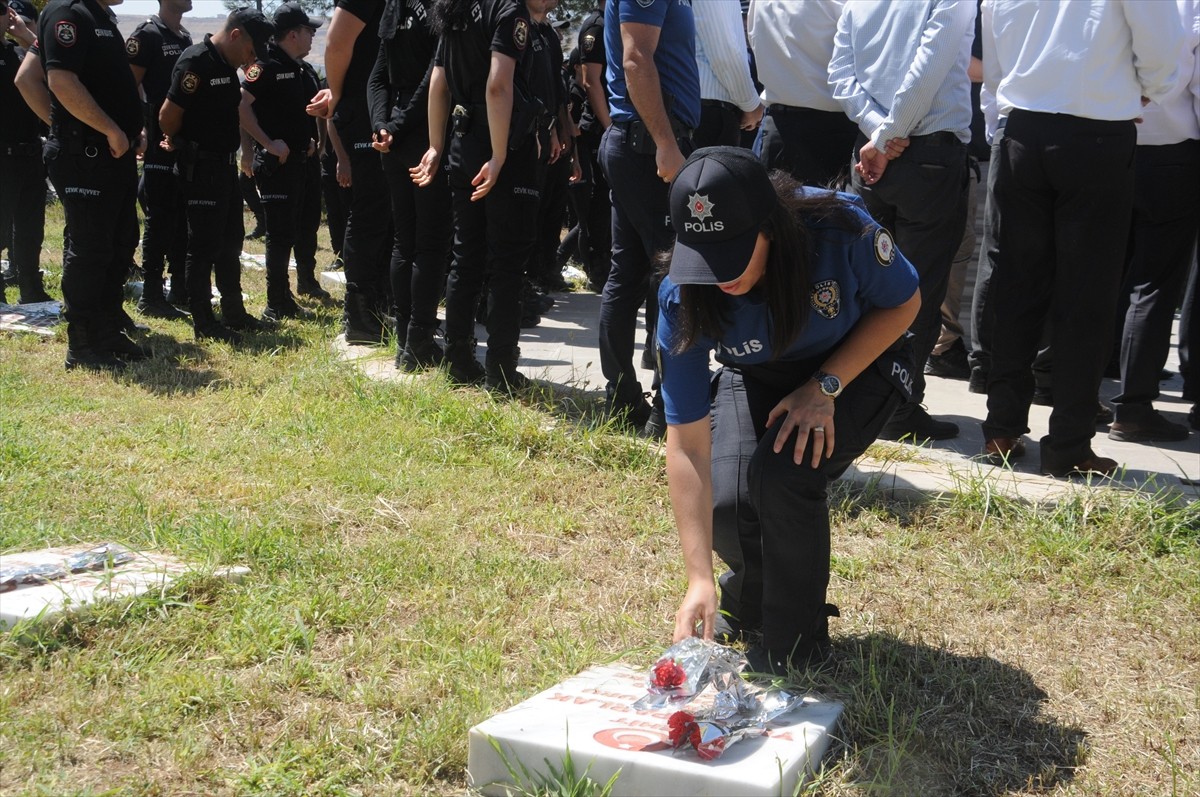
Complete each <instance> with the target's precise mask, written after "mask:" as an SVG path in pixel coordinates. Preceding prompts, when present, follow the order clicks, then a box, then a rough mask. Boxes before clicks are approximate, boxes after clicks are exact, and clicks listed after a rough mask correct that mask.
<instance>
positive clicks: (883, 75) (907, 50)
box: [829, 0, 976, 442]
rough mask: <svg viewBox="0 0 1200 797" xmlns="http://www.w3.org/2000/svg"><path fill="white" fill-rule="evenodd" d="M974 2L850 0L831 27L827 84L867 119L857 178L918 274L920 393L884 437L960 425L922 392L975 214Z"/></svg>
mask: <svg viewBox="0 0 1200 797" xmlns="http://www.w3.org/2000/svg"><path fill="white" fill-rule="evenodd" d="M975 11H976V9H975V3H974V0H923V1H922V2H908V3H890V2H879V1H878V0H850V2H848V3H846V5H845V7H843V9H842V16H841V18H840V19H839V20H838V29H837V34H836V36H835V37H834V46H833V57H832V59H831V60H830V62H829V84H830V86H831V87H832V88H833V96H834V99H836V100H837V101H838V102H840V103H841V105H842V108H843V109H845V111H846V115H847V116H849V117H850V119H851V120H853V121H854V122H856V123H857V124H858V129H859V137H858V141H857V143H856V144H855V152H854V155H853V158H852V161H853V165H854V169H853V173H852V175H851V179H852V183H853V185H854V188H855V190H856V192H857V193H858V194H859V195H861V196H862V198H863V201H864V203H866V206H867V210H869V211H870V213H871V215H872V216H874V217H875V220H876V221H878V222H879V223H880V224H881V225H883V226H884V227H887V228H888V229H890V230H892V232H893V233H894V234H895V236H896V245H897V246H898V247H899V248H900V251H901V252H903V253H904V254H905V256H906V257H907V258H908V259H909V260H910V261H911V262H912V263H913V265H915V266H916V268H917V273H918V274H919V275H920V277H921V310H920V312H919V313H918V315H917V319H916V321H914V322H913V325H912V327H911V328H910V330H909V331H910V332H911V333H912V334H913V336H914V338H913V355H914V359H915V360H916V362H915V365H916V371H915V373H914V379H913V398H912V402H910V403H908V404H905V405H903V406H901V407H900V409H898V410H897V411H896V414H895V415H893V416H892V420H891V421H890V422H889V423H888V424H887V425H886V426H885V427H884V428H883V431H881V432H880V435H879V436H880V437H883V438H885V439H890V440H900V439H910V440H913V441H914V442H920V441H922V440H926V439H934V440H942V439H946V438H951V437H956V436H957V435H958V427H957V426H956V425H954V424H953V423H949V422H946V421H937V420H934V419H933V418H931V417H930V416H929V413H927V412H926V411H925V410H924V409H923V408H922V407H921V405H920V402H921V400H922V399H923V398H924V396H925V376H924V369H925V361H926V359H928V357H929V353H930V352H931V351H932V350H933V347H934V344H936V343H937V338H938V334H939V333H940V332H941V312H940V308H941V304H942V300H943V299H944V298H945V297H946V286H947V282H948V280H949V276H950V266H951V263H952V262H953V260H954V254H955V252H956V250H957V249H958V245H959V242H960V241H961V240H962V233H963V227H964V225H965V224H966V221H967V148H966V144H967V142H968V141H970V140H971V82H970V78H968V77H967V65H968V64H969V63H970V59H971V40H972V38H973V35H974V23H975Z"/></svg>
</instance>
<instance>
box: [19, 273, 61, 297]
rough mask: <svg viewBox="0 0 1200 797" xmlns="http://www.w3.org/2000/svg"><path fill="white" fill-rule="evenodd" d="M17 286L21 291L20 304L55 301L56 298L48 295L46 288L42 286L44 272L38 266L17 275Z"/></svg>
mask: <svg viewBox="0 0 1200 797" xmlns="http://www.w3.org/2000/svg"><path fill="white" fill-rule="evenodd" d="M17 285H18V286H19V287H20V290H21V300H20V302H19V303H20V304H37V303H38V302H52V301H54V297H53V296H51V295H50V294H48V293H46V287H45V285H43V284H42V270H41V269H40V268H38V267H37V264H34V265H33V266H31V267H29V268H27V269H25V270H24V271H20V272H19V273H18V274H17Z"/></svg>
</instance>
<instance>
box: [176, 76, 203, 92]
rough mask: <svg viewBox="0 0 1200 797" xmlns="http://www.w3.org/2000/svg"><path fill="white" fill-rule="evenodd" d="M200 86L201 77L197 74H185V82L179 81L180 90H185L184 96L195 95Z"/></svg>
mask: <svg viewBox="0 0 1200 797" xmlns="http://www.w3.org/2000/svg"><path fill="white" fill-rule="evenodd" d="M199 86H200V76H199V75H197V74H196V73H195V72H184V73H183V80H181V81H179V88H181V89H183V93H184V94H195V93H196V89H197V88H199Z"/></svg>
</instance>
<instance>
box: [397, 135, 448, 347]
mask: <svg viewBox="0 0 1200 797" xmlns="http://www.w3.org/2000/svg"><path fill="white" fill-rule="evenodd" d="M427 149H429V134H428V133H427V132H426V131H425V130H420V131H409V132H408V134H407V135H404V136H403V137H402V138H397V139H395V140H393V142H392V146H391V150H390V151H389V152H387V153H385V154H384V156H383V173H384V175H385V176H386V178H387V185H388V191H389V193H390V194H391V208H392V259H391V269H390V275H389V276H390V279H391V281H392V297H393V298H394V299H395V303H396V313H397V317H399V318H402V319H408V323H409V326H410V327H423V328H426V329H433V328H435V327H437V323H438V319H437V306H438V301H439V300H440V299H441V295H442V276H443V275H444V274H445V270H446V257H447V254H448V253H449V251H450V236H451V229H452V224H451V220H452V216H451V210H450V183H449V179H448V176H447V174H446V170H445V169H439V170H438V173H437V174H436V175H435V176H434V179H433V182H432V183H430V184H429V185H427V186H425V187H424V188H418V187H417V186H416V184H415V183H414V182H413V181H412V177H411V175H409V173H408V170H409V169H411V168H412V167H414V166H416V165H417V164H418V163H420V162H421V156H422V155H424V154H425V151H426V150H427Z"/></svg>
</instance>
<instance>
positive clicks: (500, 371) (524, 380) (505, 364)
mask: <svg viewBox="0 0 1200 797" xmlns="http://www.w3.org/2000/svg"><path fill="white" fill-rule="evenodd" d="M520 356H521V350H520V349H519V348H517V347H516V346H513V347H512V348H511V349H506V350H504V351H500V352H493V351H492V350H491V348H489V349H488V353H487V357H486V358H485V360H486V363H487V366H486V369H485V372H486V382H487V387H488V390H494V391H496V392H497V393H507V394H508V395H510V396H511V395H514V394H516V393H519V392H520V391H522V390H525V389H526V388H528V387H529V378H528V377H527V376H525V374H523V373H521V372H520V371H518V370H517V360H518V359H519V358H520Z"/></svg>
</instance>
